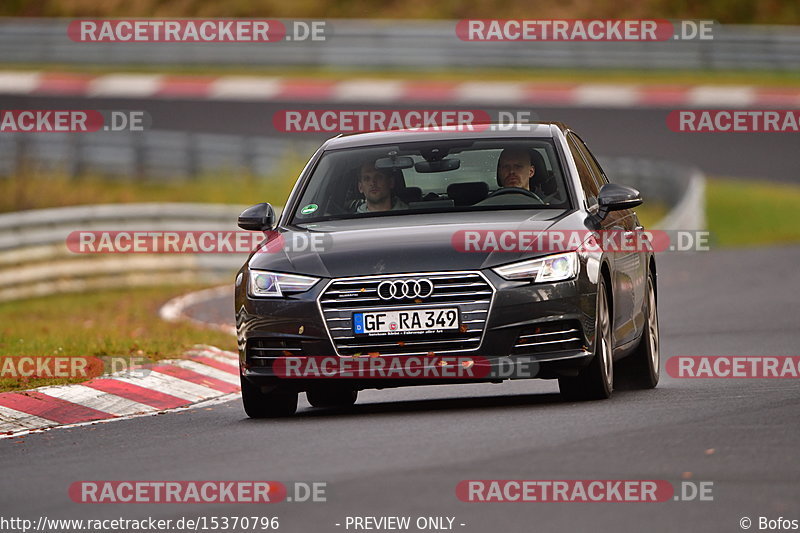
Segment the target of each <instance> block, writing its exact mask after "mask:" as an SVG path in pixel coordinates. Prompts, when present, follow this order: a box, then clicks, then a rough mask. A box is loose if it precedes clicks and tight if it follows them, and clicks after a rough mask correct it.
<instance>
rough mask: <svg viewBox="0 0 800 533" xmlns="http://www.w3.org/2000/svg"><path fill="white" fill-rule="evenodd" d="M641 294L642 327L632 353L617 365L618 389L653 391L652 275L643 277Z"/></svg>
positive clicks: (657, 358) (657, 362) (656, 369)
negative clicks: (643, 304)
mask: <svg viewBox="0 0 800 533" xmlns="http://www.w3.org/2000/svg"><path fill="white" fill-rule="evenodd" d="M646 291H647V292H646V293H645V325H644V331H643V332H642V337H641V339H639V345H638V346H637V347H636V350H635V351H634V352H633V353H632V354H631V355H629V356H628V357H626V358H625V359H623V360H621V361H620V362H619V364H618V372H617V378H618V388H620V389H627V390H642V389H654V388H655V387H656V385H658V378H659V376H660V373H661V354H660V344H661V341H660V338H659V332H658V307H657V306H656V288H655V279H654V278H653V273H652V272H650V273H649V274H648V276H647V289H646Z"/></svg>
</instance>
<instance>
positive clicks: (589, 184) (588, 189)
mask: <svg viewBox="0 0 800 533" xmlns="http://www.w3.org/2000/svg"><path fill="white" fill-rule="evenodd" d="M578 142H580V141H578V140H576V139H575V136H574V135H572V134H571V133H570V134H569V135H567V144H568V145H569V151H570V152H571V153H572V158H573V159H574V160H575V166H576V167H578V178H580V180H581V188H582V189H583V194H584V195H585V196H586V204H587V206H588V207H590V208H591V207H593V206H596V205H597V194H598V193H599V191H600V187H599V186H598V185H597V180H596V179H595V177H594V175H593V174H592V171H591V170H590V169H589V166H588V164H587V163H586V159H585V158H584V156H583V154H581V149H580V146H579V145H578Z"/></svg>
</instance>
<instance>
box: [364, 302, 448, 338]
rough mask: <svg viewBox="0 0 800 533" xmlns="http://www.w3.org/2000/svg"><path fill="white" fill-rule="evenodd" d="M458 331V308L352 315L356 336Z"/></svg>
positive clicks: (372, 312) (371, 312)
mask: <svg viewBox="0 0 800 533" xmlns="http://www.w3.org/2000/svg"><path fill="white" fill-rule="evenodd" d="M453 329H458V308H457V307H448V308H444V309H405V310H403V311H370V312H368V313H353V333H355V334H356V335H396V334H401V333H402V334H423V333H441V332H443V331H447V330H453Z"/></svg>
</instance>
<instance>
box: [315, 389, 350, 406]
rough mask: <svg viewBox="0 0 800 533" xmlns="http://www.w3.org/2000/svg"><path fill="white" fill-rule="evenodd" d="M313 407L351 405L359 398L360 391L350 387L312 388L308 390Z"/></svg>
mask: <svg viewBox="0 0 800 533" xmlns="http://www.w3.org/2000/svg"><path fill="white" fill-rule="evenodd" d="M306 398H307V399H308V403H310V404H311V407H350V406H351V405H353V404H354V403H356V400H357V399H358V391H357V390H350V389H311V390H308V391H306Z"/></svg>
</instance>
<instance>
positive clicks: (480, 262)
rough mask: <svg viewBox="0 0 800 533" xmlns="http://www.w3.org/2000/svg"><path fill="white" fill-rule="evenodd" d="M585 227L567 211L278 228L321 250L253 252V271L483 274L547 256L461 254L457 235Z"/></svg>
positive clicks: (378, 219)
mask: <svg viewBox="0 0 800 533" xmlns="http://www.w3.org/2000/svg"><path fill="white" fill-rule="evenodd" d="M580 228H585V226H584V225H583V219H582V218H581V217H580V215H578V214H577V213H572V214H567V213H566V212H565V211H563V210H549V209H548V210H539V211H536V212H535V213H533V214H532V213H531V211H504V212H497V211H492V212H478V213H475V212H471V213H458V214H452V213H450V214H447V215H446V216H443V215H441V214H436V215H434V214H432V215H413V216H410V215H404V216H385V217H375V218H369V219H357V220H352V219H351V220H338V221H329V222H323V223H316V224H307V225H305V226H304V227H302V228H279V229H278V232H279V233H280V234H281V236H282V238H283V240H284V243H287V245H288V244H291V243H293V242H298V243H304V242H308V241H307V239H308V238H309V237H310V236H312V235H315V234H316V235H317V237H316V238H317V239H319V240H321V241H322V251H313V250H293V251H292V250H287V249H286V248H284V249H283V250H280V251H276V252H272V253H254V254H253V255H251V257H250V260H249V266H250V268H255V269H263V270H275V271H279V272H293V273H298V274H307V275H312V276H321V277H348V276H362V275H371V274H381V273H407V272H428V271H435V270H478V269H483V268H487V267H493V266H497V265H502V264H506V263H511V262H514V261H517V260H521V259H525V258H529V257H536V256H540V255H545V254H543V253H532V252H505V251H497V250H495V251H489V252H485V251H480V252H464V251H459V250H457V249H456V246H454V243H453V236H454V234H456V232H458V231H462V230H495V231H498V230H529V231H537V232H538V231H544V230H552V229H580Z"/></svg>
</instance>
